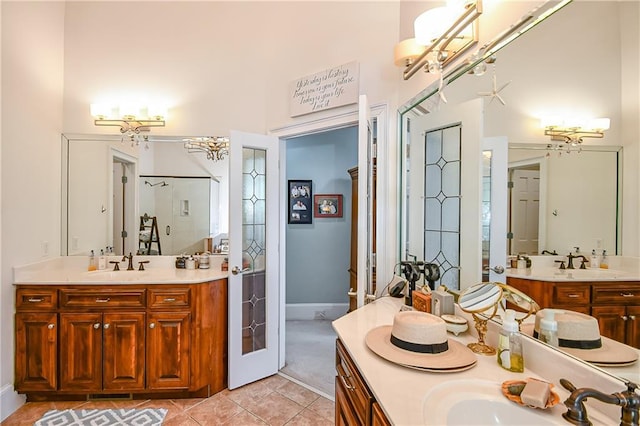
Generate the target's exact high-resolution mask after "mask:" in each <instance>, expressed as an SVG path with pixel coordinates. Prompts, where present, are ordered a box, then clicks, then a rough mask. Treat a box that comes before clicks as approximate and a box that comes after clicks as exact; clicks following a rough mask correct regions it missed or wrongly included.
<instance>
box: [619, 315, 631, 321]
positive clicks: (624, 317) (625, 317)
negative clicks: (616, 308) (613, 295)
mask: <svg viewBox="0 0 640 426" xmlns="http://www.w3.org/2000/svg"><path fill="white" fill-rule="evenodd" d="M620 318H622V321H626V320H628V319H629V317H628V316H626V315H623V316H621V317H620Z"/></svg>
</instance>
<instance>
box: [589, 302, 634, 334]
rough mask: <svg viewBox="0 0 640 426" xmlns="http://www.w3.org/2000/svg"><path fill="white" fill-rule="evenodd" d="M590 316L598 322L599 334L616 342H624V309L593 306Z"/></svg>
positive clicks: (622, 307)
mask: <svg viewBox="0 0 640 426" xmlns="http://www.w3.org/2000/svg"><path fill="white" fill-rule="evenodd" d="M591 314H592V315H593V317H595V318H596V319H597V320H598V324H599V325H600V334H601V335H603V336H606V337H609V338H610V339H613V340H617V341H618V342H624V341H625V337H626V336H625V328H626V323H627V322H628V321H625V320H624V318H625V316H626V309H625V307H624V306H594V307H592V308H591Z"/></svg>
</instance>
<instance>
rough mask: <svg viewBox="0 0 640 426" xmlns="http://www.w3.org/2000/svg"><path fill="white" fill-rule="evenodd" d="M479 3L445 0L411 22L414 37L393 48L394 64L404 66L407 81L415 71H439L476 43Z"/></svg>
mask: <svg viewBox="0 0 640 426" xmlns="http://www.w3.org/2000/svg"><path fill="white" fill-rule="evenodd" d="M481 14H482V0H474V1H462V2H461V1H460V0H455V1H454V0H449V1H448V2H447V6H443V7H437V8H433V9H429V10H427V11H426V12H424V13H423V14H421V15H420V16H418V17H417V18H416V20H415V22H414V35H415V38H413V39H407V40H403V41H401V42H400V43H398V45H396V48H395V52H394V53H395V61H394V62H395V64H396V65H399V66H405V67H406V68H405V70H404V72H403V74H402V76H403V78H404V79H405V80H408V79H410V78H411V77H412V76H413V75H414V74H415V73H416V72H418V70H419V69H421V68H424V70H425V71H426V72H440V71H442V70H443V69H444V68H445V67H446V66H447V65H448V64H450V63H451V62H452V61H453V60H454V59H456V58H458V57H459V56H460V55H462V54H463V53H464V52H466V51H467V50H468V49H470V48H472V47H473V46H475V45H476V44H477V43H478V38H479V37H478V33H479V31H478V22H476V20H477V19H478V18H479V17H480V15H481Z"/></svg>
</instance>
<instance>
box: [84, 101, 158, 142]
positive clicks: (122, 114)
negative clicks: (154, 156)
mask: <svg viewBox="0 0 640 426" xmlns="http://www.w3.org/2000/svg"><path fill="white" fill-rule="evenodd" d="M91 115H92V116H93V124H95V125H96V126H116V127H120V133H122V135H123V137H124V136H125V135H126V136H128V137H129V138H130V140H131V142H132V144H133V143H135V144H136V145H137V144H139V143H140V140H141V139H142V140H144V141H147V140H148V136H147V135H141V134H143V133H148V132H149V131H150V130H151V127H164V126H165V117H166V115H167V111H166V108H165V107H163V106H158V105H148V106H146V105H145V106H140V105H137V104H122V105H109V104H91Z"/></svg>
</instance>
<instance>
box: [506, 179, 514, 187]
mask: <svg viewBox="0 0 640 426" xmlns="http://www.w3.org/2000/svg"><path fill="white" fill-rule="evenodd" d="M507 188H513V181H512V180H510V181H509V182H507Z"/></svg>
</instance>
